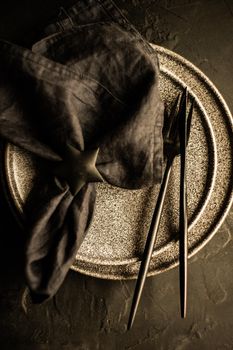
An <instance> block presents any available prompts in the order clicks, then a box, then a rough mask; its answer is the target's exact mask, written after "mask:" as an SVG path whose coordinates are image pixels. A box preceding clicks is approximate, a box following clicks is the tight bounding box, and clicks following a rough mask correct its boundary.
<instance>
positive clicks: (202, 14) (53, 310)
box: [0, 0, 233, 350]
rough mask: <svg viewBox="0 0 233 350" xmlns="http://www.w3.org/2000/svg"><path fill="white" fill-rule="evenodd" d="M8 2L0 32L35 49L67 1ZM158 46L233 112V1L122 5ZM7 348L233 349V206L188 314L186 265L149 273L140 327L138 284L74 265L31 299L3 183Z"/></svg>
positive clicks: (1, 316) (199, 258) (0, 240)
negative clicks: (194, 71)
mask: <svg viewBox="0 0 233 350" xmlns="http://www.w3.org/2000/svg"><path fill="white" fill-rule="evenodd" d="M72 2H74V1H55V0H53V1H46V2H39V1H34V2H32V1H29V0H28V1H26V0H23V1H20V2H19V1H18V2H17V1H13V0H9V1H3V2H1V4H0V18H1V21H0V36H1V37H3V38H6V39H9V40H12V41H15V42H18V43H21V44H27V45H30V40H31V39H32V38H33V37H35V36H36V35H37V31H38V30H39V28H40V26H43V24H44V23H46V21H47V20H48V18H50V17H51V16H52V15H54V14H56V8H57V5H60V4H63V5H64V4H65V3H66V4H68V3H72ZM116 2H117V4H118V6H119V7H120V8H121V9H123V11H124V13H125V15H126V16H127V17H128V18H129V19H130V20H131V21H132V22H133V23H134V24H135V25H136V26H137V28H138V29H139V30H140V31H141V32H142V34H143V35H145V36H146V38H147V39H148V40H150V41H151V42H154V43H157V44H160V45H162V46H165V47H167V48H169V49H172V50H174V51H176V52H178V53H180V54H181V55H183V56H184V57H186V58H187V59H189V60H190V61H191V62H193V63H194V64H195V65H196V66H198V67H199V68H201V69H202V70H203V71H204V73H205V74H206V75H207V76H208V77H209V78H210V79H211V80H212V81H213V82H214V83H215V85H216V86H217V88H218V89H219V90H220V92H221V93H222V95H223V96H224V98H225V100H226V102H227V103H228V105H229V107H230V109H231V111H233V100H232V96H233V65H232V56H233V43H232V37H233V3H232V1H231V0H225V1H224V0H211V1H207V0H200V1H195V0H167V1H166V0H161V1H153V0H150V1H149V0H140V1H139V0H132V1H126V0H125V1H123V0H117V1H116ZM27 33H29V34H30V35H29V36H28V35H27ZM0 198H1V200H0V222H1V226H0V227H1V233H0V349H2V350H8V349H16V350H24V349H26V350H27V349H30V350H31V349H33V350H60V349H61V350H76V349H77V350H104V349H108V350H152V349H153V350H154V349H157V350H196V349H198V350H199V349H201V350H202V349H203V350H205V349H213V350H228V349H233V334H232V327H233V276H232V266H233V240H232V234H233V211H232V210H231V212H230V213H229V215H228V217H227V219H226V220H225V222H224V224H223V225H222V227H221V228H220V230H219V232H218V233H217V234H216V236H215V237H214V238H213V239H212V240H211V242H210V243H209V244H208V245H207V246H206V247H205V248H204V249H203V250H202V251H201V252H200V253H198V254H197V255H196V256H195V257H194V258H192V259H191V260H190V263H189V290H188V297H189V299H188V317H187V318H186V319H185V320H183V319H181V318H180V314H179V282H178V276H179V275H178V269H173V270H171V271H168V272H166V273H163V274H161V275H158V276H156V277H154V278H153V277H152V278H148V280H147V282H146V286H145V289H144V294H143V298H142V301H141V304H140V306H139V309H138V314H137V318H136V320H135V324H134V327H133V329H132V330H131V331H130V332H127V331H126V323H127V319H128V313H129V307H130V302H131V296H132V293H133V289H134V281H114V282H113V281H105V280H98V279H94V278H91V277H86V276H82V275H80V274H78V273H76V272H73V271H70V273H69V274H68V276H67V278H66V280H65V283H64V284H63V286H62V288H61V289H60V290H59V292H58V294H57V295H56V297H55V298H54V299H53V300H51V301H49V302H47V303H46V304H44V305H40V306H39V305H38V306H33V305H28V304H27V308H26V309H25V307H24V304H22V295H23V291H24V284H23V279H22V260H23V258H22V257H23V233H22V232H20V230H19V228H18V227H17V225H16V224H15V222H14V220H13V218H12V216H11V214H10V212H9V209H8V208H7V205H6V203H5V201H4V193H3V189H2V188H0Z"/></svg>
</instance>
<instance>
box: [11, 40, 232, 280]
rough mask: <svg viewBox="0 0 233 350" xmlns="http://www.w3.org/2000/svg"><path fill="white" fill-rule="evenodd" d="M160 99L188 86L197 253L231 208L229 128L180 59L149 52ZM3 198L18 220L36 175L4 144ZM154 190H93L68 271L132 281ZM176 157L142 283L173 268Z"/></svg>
mask: <svg viewBox="0 0 233 350" xmlns="http://www.w3.org/2000/svg"><path fill="white" fill-rule="evenodd" d="M154 47H155V49H156V50H157V52H158V56H159V61H160V68H161V74H160V91H161V95H162V98H163V100H164V101H165V102H166V104H167V105H168V106H170V105H171V103H172V101H174V98H175V97H176V96H177V94H178V93H179V92H181V91H182V90H183V87H184V86H186V85H187V86H188V89H189V93H190V94H191V95H192V96H193V98H194V99H195V107H194V114H193V119H192V127H191V134H190V139H189V144H188V148H187V179H188V181H187V193H188V221H189V230H188V250H189V257H190V256H192V255H193V254H195V253H196V252H197V251H199V250H200V249H201V248H202V247H203V246H204V245H205V244H206V243H207V242H208V241H209V240H210V239H211V238H212V237H213V235H214V234H215V233H216V232H217V230H218V228H219V226H220V225H221V223H222V222H223V220H224V218H225V216H226V214H227V212H228V210H229V208H230V205H231V202H232V186H233V181H232V174H233V145H232V143H233V126H232V116H231V114H230V111H229V109H228V107H227V105H226V103H225V102H224V100H223V98H222V97H221V95H220V94H219V92H218V91H217V89H216V88H215V87H214V86H213V84H212V83H211V82H210V81H209V79H208V78H207V77H206V76H205V75H204V74H203V73H202V72H201V71H200V70H199V69H197V68H196V67H195V66H194V65H192V64H191V63H190V62H188V61H187V60H186V59H184V58H183V57H181V56H179V55H177V54H175V53H173V52H171V51H169V50H167V49H164V48H161V47H158V46H154ZM5 171H6V179H7V186H6V187H7V189H8V197H9V199H10V202H11V204H12V207H13V209H14V212H15V213H16V215H17V217H18V218H22V217H23V212H24V203H25V200H26V198H27V196H28V195H29V193H30V190H31V188H32V186H33V184H34V183H35V179H36V178H37V177H39V176H40V169H39V167H38V164H37V163H36V162H35V160H34V159H33V158H32V157H31V156H30V154H29V153H27V152H25V151H23V150H21V149H19V148H17V147H15V146H13V145H11V144H7V146H6V149H5ZM158 191H159V185H156V186H154V187H151V188H147V189H143V190H125V189H119V188H116V187H112V186H110V185H107V184H101V183H100V184H98V185H97V200H96V209H95V214H94V219H93V222H92V225H91V228H90V230H89V233H88V235H87V236H86V238H85V240H84V242H83V244H82V246H81V248H80V250H79V251H78V252H77V257H76V260H75V263H74V265H73V266H72V268H73V269H74V270H76V271H79V272H81V273H84V274H87V275H91V276H95V277H99V278H106V279H130V278H136V277H137V272H138V269H139V264H140V257H141V255H142V252H143V247H144V244H145V239H146V235H147V232H148V228H149V225H150V220H151V217H152V213H153V208H154V206H155V203H156V198H157V194H158ZM178 219H179V157H177V158H176V160H175V162H174V165H173V169H172V174H171V177H170V181H169V187H168V193H167V196H166V201H165V206H164V210H163V215H162V219H161V224H160V230H159V233H158V238H157V241H156V244H155V248H154V252H153V257H152V261H151V264H150V269H149V275H155V274H157V273H161V272H163V271H165V270H167V269H169V268H172V267H174V266H176V265H177V264H178V260H179V259H178V258H179V232H178Z"/></svg>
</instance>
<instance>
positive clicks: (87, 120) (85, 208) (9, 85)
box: [0, 0, 163, 302]
mask: <svg viewBox="0 0 233 350" xmlns="http://www.w3.org/2000/svg"><path fill="white" fill-rule="evenodd" d="M45 32H46V35H47V36H46V37H44V38H42V39H41V40H40V41H39V42H38V43H36V44H35V45H34V46H33V47H32V50H29V49H27V48H23V47H20V46H17V45H14V44H12V43H9V42H5V41H0V53H1V54H0V67H1V70H0V136H1V137H2V138H4V139H5V140H7V141H9V142H11V143H13V144H15V145H17V146H19V147H22V148H24V149H26V150H27V151H29V152H31V154H32V155H34V156H35V157H37V159H38V162H39V164H40V167H41V169H42V171H43V174H44V175H43V179H42V180H41V185H40V189H39V190H38V188H35V189H32V193H31V194H30V196H29V199H28V200H27V202H26V203H25V216H26V220H27V224H26V229H27V231H28V232H27V237H28V238H27V246H26V252H25V267H26V278H27V283H28V286H29V288H30V291H31V296H32V298H33V301H34V302H42V301H44V300H46V299H47V298H50V297H51V296H53V295H54V294H55V293H56V291H57V290H58V288H59V287H60V285H61V283H62V282H63V280H64V278H65V276H66V274H67V272H68V269H69V268H70V266H71V264H72V263H73V261H74V259H75V256H76V253H77V250H78V248H79V247H80V245H81V243H82V241H83V239H84V237H85V235H86V233H87V231H88V228H89V225H90V222H91V218H92V216H93V212H94V203H95V184H94V182H95V181H105V182H106V183H109V184H111V185H114V186H119V187H122V188H128V189H137V188H141V187H144V186H150V185H152V184H153V183H156V182H157V183H158V182H160V181H161V176H162V161H163V138H162V127H163V103H162V101H161V98H160V94H159V90H158V83H159V66H158V60H157V55H156V52H155V51H154V50H153V49H152V48H151V47H150V46H149V44H148V43H147V42H146V41H145V40H144V39H143V38H142V37H141V36H140V34H139V33H138V32H137V31H136V29H135V28H134V27H133V26H132V25H131V24H130V23H129V22H128V21H127V20H126V19H125V18H124V17H123V15H122V14H121V13H120V11H119V10H118V9H117V7H116V6H115V5H114V4H113V3H112V1H110V0H104V1H99V0H96V1H93V0H89V1H81V2H79V3H77V4H76V5H75V6H73V7H72V8H71V9H68V10H67V11H65V10H63V12H62V15H61V16H60V18H59V20H58V21H56V22H55V23H53V24H51V25H50V26H49V27H47V29H46V30H45ZM72 169H73V170H72ZM77 178H78V179H81V180H80V181H79V180H78V181H77ZM93 181H94V182H93Z"/></svg>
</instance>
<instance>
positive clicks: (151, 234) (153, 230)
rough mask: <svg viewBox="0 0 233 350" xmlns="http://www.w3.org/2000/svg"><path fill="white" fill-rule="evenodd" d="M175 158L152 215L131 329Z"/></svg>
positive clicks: (133, 302) (170, 165) (168, 169)
mask: <svg viewBox="0 0 233 350" xmlns="http://www.w3.org/2000/svg"><path fill="white" fill-rule="evenodd" d="M173 159H174V158H172V159H168V161H167V164H166V168H165V171H164V175H163V181H162V183H161V187H160V191H159V195H158V198H157V202H156V206H155V210H154V213H153V216H152V220H151V225H150V229H149V232H148V236H147V240H146V244H145V248H144V252H143V256H142V261H141V265H140V269H139V273H138V278H137V282H136V286H135V291H134V296H133V301H132V305H131V310H130V316H129V322H128V329H130V328H131V326H132V324H133V321H134V318H135V315H136V312H137V308H138V304H139V301H140V297H141V294H142V290H143V286H144V283H145V280H146V276H147V271H148V269H149V265H150V260H151V256H152V253H153V249H154V244H155V239H156V237H157V232H158V228H159V224H160V219H161V214H162V210H163V206H164V199H165V195H166V192H167V186H168V181H169V177H170V174H171V167H172V163H173Z"/></svg>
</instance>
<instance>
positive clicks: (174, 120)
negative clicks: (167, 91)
mask: <svg viewBox="0 0 233 350" xmlns="http://www.w3.org/2000/svg"><path fill="white" fill-rule="evenodd" d="M180 96H181V94H179V95H177V97H176V99H175V102H174V103H173V105H172V108H171V113H170V128H169V133H168V137H169V138H171V137H172V135H173V133H174V129H175V128H176V125H177V117H178V113H177V107H178V106H179V103H180Z"/></svg>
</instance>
